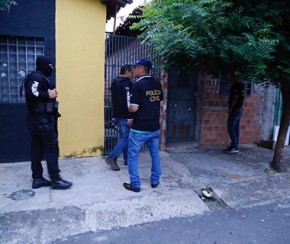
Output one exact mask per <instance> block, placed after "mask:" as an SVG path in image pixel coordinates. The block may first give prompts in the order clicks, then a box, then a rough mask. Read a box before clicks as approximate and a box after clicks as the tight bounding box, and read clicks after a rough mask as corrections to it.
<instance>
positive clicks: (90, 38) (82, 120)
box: [56, 0, 106, 157]
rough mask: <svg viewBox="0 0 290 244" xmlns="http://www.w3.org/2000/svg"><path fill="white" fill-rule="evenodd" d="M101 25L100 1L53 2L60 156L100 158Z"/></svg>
mask: <svg viewBox="0 0 290 244" xmlns="http://www.w3.org/2000/svg"><path fill="white" fill-rule="evenodd" d="M105 24H106V6H105V5H104V4H101V1H95V0H61V1H56V70H57V72H56V79H57V89H58V92H59V97H58V98H59V102H60V108H59V109H60V113H61V114H62V117H61V118H60V120H59V141H60V155H61V156H62V157H66V156H90V155H96V153H97V154H100V153H101V151H100V150H101V149H102V147H103V144H104V61H105Z"/></svg>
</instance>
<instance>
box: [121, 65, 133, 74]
mask: <svg viewBox="0 0 290 244" xmlns="http://www.w3.org/2000/svg"><path fill="white" fill-rule="evenodd" d="M131 70H132V68H131V65H129V64H125V65H123V66H122V67H121V69H120V75H124V74H125V73H126V71H129V72H131Z"/></svg>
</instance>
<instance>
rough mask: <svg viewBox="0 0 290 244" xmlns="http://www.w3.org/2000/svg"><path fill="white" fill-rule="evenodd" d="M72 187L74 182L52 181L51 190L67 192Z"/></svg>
mask: <svg viewBox="0 0 290 244" xmlns="http://www.w3.org/2000/svg"><path fill="white" fill-rule="evenodd" d="M71 186H72V182H69V181H66V180H63V179H58V180H52V182H51V188H52V189H58V190H66V189H68V188H70V187H71Z"/></svg>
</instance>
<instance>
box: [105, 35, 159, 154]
mask: <svg viewBox="0 0 290 244" xmlns="http://www.w3.org/2000/svg"><path fill="white" fill-rule="evenodd" d="M152 51H153V47H152V46H149V45H144V44H142V43H141V41H140V40H138V39H137V38H134V37H126V36H118V35H113V34H107V35H106V57H105V58H106V60H105V102H104V109H105V111H104V113H105V121H104V122H105V123H104V125H105V130H104V131H105V136H104V138H105V142H104V153H105V154H108V153H109V152H110V151H111V150H112V149H113V148H114V146H115V144H116V143H117V140H118V137H119V133H118V128H117V126H116V124H115V123H114V120H113V118H112V105H111V93H110V87H111V82H112V80H113V79H114V78H116V77H117V76H118V74H119V71H120V68H121V66H122V65H124V64H130V63H133V62H134V61H136V59H138V58H140V57H148V58H150V57H151V56H152ZM151 61H152V65H153V67H152V70H151V75H152V76H153V77H154V78H155V79H157V80H159V79H160V70H159V68H158V67H159V59H158V58H156V59H154V60H153V59H151Z"/></svg>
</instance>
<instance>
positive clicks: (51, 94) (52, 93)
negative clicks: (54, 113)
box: [47, 89, 57, 99]
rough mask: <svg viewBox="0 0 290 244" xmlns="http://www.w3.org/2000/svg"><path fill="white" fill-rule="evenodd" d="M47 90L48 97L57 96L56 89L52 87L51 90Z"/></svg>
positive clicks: (53, 97)
mask: <svg viewBox="0 0 290 244" xmlns="http://www.w3.org/2000/svg"><path fill="white" fill-rule="evenodd" d="M47 92H48V96H49V98H50V99H55V98H56V97H57V91H56V89H52V90H50V89H48V91H47Z"/></svg>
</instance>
